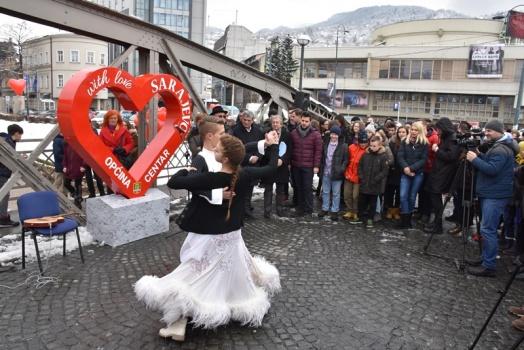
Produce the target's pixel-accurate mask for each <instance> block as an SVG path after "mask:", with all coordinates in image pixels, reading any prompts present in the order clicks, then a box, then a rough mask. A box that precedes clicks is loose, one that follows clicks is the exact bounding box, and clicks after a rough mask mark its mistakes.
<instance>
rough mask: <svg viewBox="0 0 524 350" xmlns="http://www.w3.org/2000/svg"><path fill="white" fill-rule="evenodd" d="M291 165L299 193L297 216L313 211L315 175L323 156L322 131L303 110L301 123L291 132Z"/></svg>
mask: <svg viewBox="0 0 524 350" xmlns="http://www.w3.org/2000/svg"><path fill="white" fill-rule="evenodd" d="M291 143H292V145H293V146H292V149H293V151H292V153H291V165H292V169H293V179H294V181H295V190H296V191H297V195H298V207H297V210H296V216H303V215H306V216H310V215H311V214H312V213H313V192H312V191H313V175H314V174H318V171H319V168H320V161H321V158H322V138H321V136H320V132H319V131H318V130H316V129H313V127H312V126H311V115H310V114H309V113H308V112H302V115H301V117H300V125H299V126H298V127H297V128H295V130H293V131H292V132H291Z"/></svg>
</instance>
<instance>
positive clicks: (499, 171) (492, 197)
mask: <svg viewBox="0 0 524 350" xmlns="http://www.w3.org/2000/svg"><path fill="white" fill-rule="evenodd" d="M484 128H485V129H486V139H487V142H486V143H484V144H483V145H481V146H480V147H479V152H480V154H477V153H475V152H473V151H468V153H467V154H466V158H467V160H468V161H469V162H471V164H472V165H473V167H474V168H475V170H476V171H477V180H476V194H477V196H478V198H479V202H480V207H481V211H482V222H481V225H480V234H481V236H482V238H483V244H482V260H480V261H476V262H472V261H470V262H469V263H470V265H478V266H473V267H469V268H468V273H469V274H471V275H475V276H483V277H494V276H495V272H496V258H497V251H498V240H497V227H498V225H499V222H500V217H501V215H502V213H503V212H504V207H505V206H506V204H507V203H508V200H509V199H510V198H511V196H512V191H513V167H514V165H515V155H516V153H517V152H516V150H515V149H514V144H513V140H512V139H511V137H509V136H507V135H505V134H504V125H503V124H502V123H501V122H499V121H498V120H496V119H492V120H490V121H489V122H487V123H486V125H485V126H484Z"/></svg>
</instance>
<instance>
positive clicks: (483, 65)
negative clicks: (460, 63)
mask: <svg viewBox="0 0 524 350" xmlns="http://www.w3.org/2000/svg"><path fill="white" fill-rule="evenodd" d="M503 60H504V46H503V45H472V46H470V48H469V61H468V78H502V63H503Z"/></svg>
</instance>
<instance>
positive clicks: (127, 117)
mask: <svg viewBox="0 0 524 350" xmlns="http://www.w3.org/2000/svg"><path fill="white" fill-rule="evenodd" d="M135 114H136V112H135V111H126V110H123V111H120V115H121V116H122V120H124V122H129V123H131V125H135V121H134V120H133V117H134V116H135Z"/></svg>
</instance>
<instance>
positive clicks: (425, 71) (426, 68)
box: [422, 61, 433, 79]
mask: <svg viewBox="0 0 524 350" xmlns="http://www.w3.org/2000/svg"><path fill="white" fill-rule="evenodd" d="M432 69H433V61H422V79H431V71H432Z"/></svg>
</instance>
